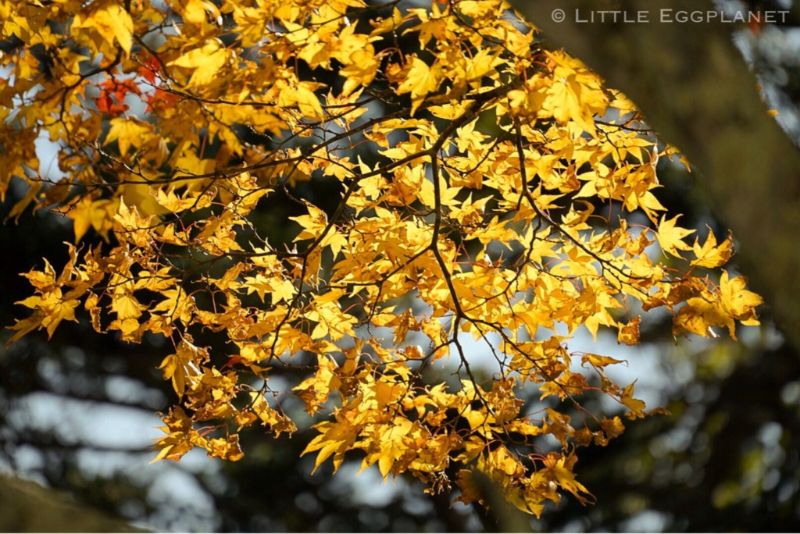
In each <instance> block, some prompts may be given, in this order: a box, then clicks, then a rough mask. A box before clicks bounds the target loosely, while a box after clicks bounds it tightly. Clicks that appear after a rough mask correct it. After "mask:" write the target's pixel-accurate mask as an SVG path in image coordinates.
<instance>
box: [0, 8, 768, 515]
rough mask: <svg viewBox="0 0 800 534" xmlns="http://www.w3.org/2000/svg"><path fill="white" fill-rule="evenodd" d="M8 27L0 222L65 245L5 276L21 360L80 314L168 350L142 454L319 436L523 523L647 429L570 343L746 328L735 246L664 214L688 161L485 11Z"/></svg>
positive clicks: (227, 455)
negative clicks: (27, 214)
mask: <svg viewBox="0 0 800 534" xmlns="http://www.w3.org/2000/svg"><path fill="white" fill-rule="evenodd" d="M0 12H2V14H3V17H2V19H3V26H2V30H0V38H2V42H3V45H4V53H3V55H2V58H1V59H0V61H1V62H2V65H3V68H4V69H5V70H6V72H7V73H8V78H9V80H10V81H9V83H8V84H7V85H6V86H5V87H4V88H3V89H2V91H0V114H2V118H3V122H2V126H1V127H0V146H2V151H0V162H2V165H1V166H0V192H2V193H3V194H5V193H6V191H7V189H8V188H9V187H24V188H25V191H26V194H25V196H24V197H23V198H22V199H21V200H20V201H19V202H18V203H17V204H16V205H15V206H14V207H13V208H12V209H11V211H10V216H11V217H18V216H19V215H20V214H22V213H23V212H24V211H25V210H26V209H28V208H29V207H32V209H34V210H37V209H49V210H54V211H57V212H58V213H61V214H63V216H64V217H66V218H68V219H70V220H71V221H72V224H73V228H74V239H73V242H72V243H67V244H65V247H66V249H67V252H68V257H69V259H68V261H66V263H65V264H63V265H57V266H54V265H53V264H52V263H51V262H48V261H47V260H46V259H45V260H44V261H43V264H42V265H40V266H39V267H34V268H33V269H32V270H30V271H29V272H27V273H25V274H24V276H25V277H26V278H27V280H28V281H29V282H30V285H31V286H32V294H31V296H30V297H28V298H26V299H24V300H22V301H20V302H19V304H21V305H22V306H24V307H26V308H28V309H29V310H30V314H29V315H28V316H27V317H23V318H20V319H19V320H18V321H17V322H16V324H14V325H13V326H12V327H11V328H12V330H13V331H14V335H13V336H12V338H11V339H12V341H16V340H19V339H20V338H22V337H23V336H25V335H28V334H30V333H31V332H34V331H36V330H45V331H46V332H47V334H48V335H53V334H54V332H55V331H56V329H57V328H58V326H59V324H60V323H62V322H63V321H76V320H78V319H79V318H80V317H85V318H86V320H88V321H90V322H91V325H92V327H93V328H94V330H96V331H97V332H98V334H103V335H109V336H111V335H113V336H118V337H119V338H121V339H122V340H123V341H125V342H129V343H139V342H141V341H142V340H143V339H145V338H147V339H160V340H163V345H164V347H167V348H165V349H164V353H163V354H162V355H161V357H159V359H162V357H163V359H162V361H161V365H160V369H161V371H162V373H163V377H164V379H165V380H168V381H170V382H171V384H172V387H173V389H174V398H173V401H174V403H173V406H172V407H171V408H170V409H169V410H168V411H166V412H165V413H164V414H163V422H164V426H163V431H164V436H163V438H161V439H160V440H159V441H158V443H157V444H156V447H157V450H158V453H157V456H156V458H157V459H169V460H179V459H180V458H181V457H182V456H183V455H184V454H185V453H187V452H188V451H189V450H191V449H192V448H195V447H198V448H201V449H205V450H206V451H207V452H208V454H210V455H211V456H214V457H218V458H223V459H226V460H232V461H236V460H239V459H241V458H242V456H243V454H244V453H245V452H246V451H243V450H242V448H241V447H240V445H239V439H238V435H239V432H240V431H241V430H242V429H244V428H247V427H251V426H253V425H261V426H263V427H265V430H266V431H267V432H268V433H270V434H273V435H275V436H279V435H281V434H283V433H290V434H291V433H293V432H294V431H295V430H296V428H297V425H308V424H311V423H312V422H314V421H315V422H314V429H315V432H316V435H315V436H314V437H313V438H312V439H311V440H310V441H309V442H308V443H307V444H306V447H305V450H304V452H303V454H306V453H309V454H315V455H316V461H315V466H319V465H320V464H322V463H323V462H325V461H326V460H328V459H330V460H332V463H333V465H334V467H335V468H337V467H338V466H340V465H341V464H342V462H343V461H344V459H345V457H347V456H355V457H358V458H360V459H361V460H362V464H363V466H364V467H368V466H372V465H376V466H377V469H378V470H379V471H380V473H381V475H383V476H384V477H387V476H390V475H400V474H402V473H408V474H411V475H413V476H415V477H417V478H419V479H420V480H422V481H424V482H425V484H426V485H427V487H428V491H430V492H434V493H440V492H446V491H448V490H452V489H457V490H458V493H459V498H460V499H461V500H463V501H465V502H473V501H481V500H482V499H483V495H482V493H481V491H480V489H479V488H478V484H477V483H476V480H475V478H474V477H473V476H472V473H473V472H475V471H479V472H481V473H483V474H484V475H486V476H487V477H488V478H489V479H491V480H492V481H493V482H494V483H495V484H496V485H497V487H499V488H500V490H501V492H502V494H503V495H504V496H505V497H506V498H507V499H508V500H509V501H510V502H511V503H512V504H514V505H516V506H517V507H518V508H520V509H522V510H524V511H526V512H530V513H533V514H536V515H538V514H540V513H541V511H542V509H543V507H544V505H545V503H546V502H547V501H554V502H558V501H559V500H560V498H561V495H562V494H564V493H568V494H571V495H572V496H573V497H574V498H576V499H577V500H579V501H580V502H587V501H590V500H591V494H590V492H589V490H590V489H591V488H589V489H587V488H586V487H584V486H583V484H581V483H580V482H579V481H578V480H576V478H575V476H574V473H573V467H574V465H575V462H576V461H577V459H578V449H579V448H581V447H586V446H591V445H594V446H604V445H606V444H607V443H608V441H609V440H611V439H613V438H615V437H617V436H619V435H620V434H621V433H622V432H623V430H624V423H623V419H625V418H627V419H635V418H639V417H643V416H645V415H647V414H649V413H652V410H650V411H648V410H647V407H646V406H645V404H644V402H642V401H641V400H639V399H637V398H636V397H635V383H616V382H615V381H614V380H613V379H612V378H611V376H610V375H609V373H608V372H607V369H608V368H613V367H614V366H617V365H620V364H622V363H623V362H622V361H621V360H619V359H616V358H614V357H613V355H605V354H598V353H587V352H577V351H574V350H570V348H569V343H570V340H571V339H572V337H573V336H574V335H575V334H576V332H577V331H578V330H579V329H585V330H586V331H588V332H589V333H590V334H592V335H593V336H597V335H598V332H600V331H613V332H615V334H616V336H617V339H618V341H619V343H622V344H628V345H635V344H637V343H638V342H639V324H640V321H641V320H642V316H643V315H646V314H652V313H661V312H666V313H667V314H670V315H671V316H672V322H673V333H674V335H675V336H682V335H699V336H706V337H716V336H719V335H729V336H731V337H733V338H735V337H736V331H737V325H739V324H745V325H755V324H758V321H757V318H756V314H755V309H756V308H757V306H758V305H759V304H760V303H761V298H760V297H759V296H758V295H757V294H755V293H753V292H751V291H749V290H748V289H747V288H746V282H745V279H744V278H743V277H742V276H739V275H737V274H736V273H734V272H729V271H728V270H724V269H723V267H724V266H725V265H726V263H727V262H728V260H729V259H730V257H731V255H732V254H733V240H732V237H731V236H730V235H728V236H725V235H715V234H714V233H713V232H711V231H708V232H703V233H704V235H703V236H702V237H698V236H695V235H693V234H695V233H697V230H700V231H701V232H702V229H690V228H683V227H681V226H680V214H679V213H668V212H667V210H666V208H665V207H664V206H663V205H662V203H661V202H660V201H659V198H658V196H659V191H658V189H659V187H660V185H659V180H658V177H657V174H656V164H657V162H658V161H659V159H660V158H667V159H670V160H673V161H675V162H676V163H677V162H678V161H679V160H680V159H681V156H680V155H679V154H678V153H677V151H676V150H675V149H674V148H672V147H670V146H665V145H663V144H660V143H659V142H658V140H657V139H656V138H655V135H654V133H653V132H652V131H651V130H649V129H648V127H647V126H646V124H645V123H644V122H643V120H642V117H641V116H640V115H639V113H638V111H637V110H636V108H635V107H634V105H633V104H632V103H631V102H630V100H628V99H627V98H626V97H625V96H624V95H623V94H622V93H620V92H619V91H617V90H614V89H612V88H609V87H606V85H605V84H604V82H603V80H602V79H601V78H599V77H598V76H597V75H596V74H594V73H593V72H591V71H590V70H589V69H587V67H586V66H585V65H584V64H583V63H581V62H580V61H579V60H577V59H575V58H573V57H570V56H569V55H568V54H566V53H565V52H563V51H560V50H547V49H544V48H543V47H542V46H541V42H540V40H539V36H538V33H537V32H536V30H535V29H534V28H532V27H530V26H529V25H527V24H526V23H525V22H523V20H522V19H521V18H519V17H518V16H517V15H515V14H514V13H513V12H512V11H510V10H509V8H508V6H507V5H506V4H505V3H504V2H500V1H494V0H491V1H481V2H477V1H471V0H462V1H457V2H455V1H454V2H434V3H433V4H432V5H431V7H430V8H419V7H408V6H405V5H403V4H401V3H400V2H397V1H395V2H390V3H388V4H380V5H377V4H375V5H374V4H367V3H365V2H363V1H362V0H334V1H330V0H324V1H322V0H303V1H301V0H294V1H290V0H282V1H280V2H279V1H273V0H254V1H247V0H239V1H233V0H225V1H223V2H218V3H214V2H210V1H206V0H190V1H188V2H177V1H176V2H166V3H160V2H152V3H151V2H149V1H146V0H138V1H137V0H133V1H114V0H104V1H94V2H89V3H86V2H81V1H77V0H66V1H59V2H52V3H44V2H42V3H39V2H28V3H20V2H10V1H5V2H3V3H0ZM42 138H45V139H47V140H49V142H50V143H53V144H55V145H56V146H57V147H58V171H59V172H58V173H52V172H51V173H48V172H45V171H44V170H43V169H42V165H41V162H40V161H39V159H40V156H41V154H40V152H41V151H40V150H37V142H40V141H39V140H41V139H42ZM651 310H653V311H651ZM468 336H472V337H473V338H474V339H475V340H477V341H479V342H481V343H484V344H485V346H486V350H487V351H488V352H489V354H490V355H491V356H492V361H491V362H490V368H491V372H490V373H489V374H486V375H483V374H482V375H479V374H478V373H477V372H476V370H475V368H476V365H477V363H476V356H475V355H474V354H472V353H471V349H470V347H471V346H474V344H472V345H470V344H467V343H466V339H467V337H468ZM212 347H214V349H215V350H212ZM277 374H280V378H276V377H275V376H276V375H277ZM287 374H288V376H290V377H293V380H286V379H285V376H287ZM530 391H536V392H537V393H538V397H537V399H536V400H535V401H534V402H523V398H527V394H528V393H530ZM290 396H294V397H297V398H299V399H300V400H302V402H303V404H304V407H305V410H304V413H298V414H290V413H287V410H285V409H284V408H283V406H284V404H285V403H286V399H287V397H290ZM596 396H601V397H605V398H608V399H611V400H612V401H614V404H613V405H614V406H615V407H614V408H608V409H607V410H606V411H605V412H604V413H598V412H597V411H596V410H594V411H592V410H588V409H586V408H585V407H584V399H587V398H591V397H596ZM617 407H618V408H617ZM568 412H569V413H568ZM312 416H313V417H315V418H316V419H314V420H312Z"/></svg>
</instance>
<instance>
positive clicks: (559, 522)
mask: <svg viewBox="0 0 800 534" xmlns="http://www.w3.org/2000/svg"><path fill="white" fill-rule="evenodd" d="M719 5H720V6H721V7H723V8H725V9H729V10H736V9H740V10H742V9H751V10H758V9H790V10H791V16H790V17H789V18H788V19H787V21H786V24H781V25H776V26H764V27H759V28H751V27H742V28H740V29H739V30H738V31H737V33H736V35H735V40H736V43H737V45H738V46H739V48H740V49H741V51H742V53H743V55H744V56H745V58H746V59H747V61H748V62H749V64H750V65H751V67H752V68H753V70H754V71H755V72H756V74H757V75H758V77H759V79H760V81H761V83H762V86H763V94H764V96H765V99H766V100H767V101H768V103H769V105H770V107H773V108H775V109H777V110H778V111H779V115H778V119H777V120H778V121H779V122H780V123H781V125H782V126H783V127H784V129H785V130H786V131H787V133H789V134H790V136H791V137H792V138H793V139H794V140H795V142H796V143H797V142H798V140H800V118H799V117H800V107H798V106H800V8H799V7H798V6H797V2H791V1H778V0H774V1H767V0H765V1H753V2H748V3H741V2H721V3H720V4H719ZM410 46H411V45H410ZM39 148H40V156H41V160H42V166H43V168H42V172H45V173H49V174H51V175H52V174H53V173H57V168H55V166H56V163H55V162H56V159H55V154H54V150H56V148H55V147H52V146H49V145H48V143H47V142H45V141H42V143H41V144H40V147H39ZM658 171H659V175H660V177H661V180H662V182H663V183H664V185H665V187H664V189H662V190H661V192H660V199H661V201H662V203H663V204H664V205H665V206H667V207H668V208H669V210H670V211H671V212H678V213H683V214H685V217H684V219H682V224H683V225H685V226H687V227H690V228H698V229H700V234H701V235H702V234H703V232H704V230H703V229H704V228H706V227H710V228H712V229H713V230H714V231H715V232H717V233H718V235H724V233H725V229H724V228H723V227H722V226H721V225H720V224H719V223H718V222H717V221H716V220H715V218H714V216H713V214H712V213H711V211H710V209H709V207H708V204H707V203H706V202H705V200H704V198H703V197H702V195H701V194H700V193H699V192H698V189H699V188H697V187H695V183H694V181H695V180H696V178H695V177H693V176H691V175H688V174H686V173H685V172H683V171H680V170H678V169H677V168H676V167H674V166H672V164H671V163H670V162H669V161H661V162H660V167H659V169H658ZM298 187H301V188H306V189H305V190H304V191H303V196H304V197H305V198H309V199H313V201H314V202H315V203H317V204H318V205H321V206H324V205H325V203H326V202H330V199H332V198H335V195H331V194H329V193H330V191H327V190H326V186H325V184H324V183H321V182H316V181H312V182H311V183H308V184H302V185H300V186H298ZM23 194H24V191H22V190H21V189H20V188H12V189H11V191H10V194H9V195H8V197H7V198H6V201H5V203H4V204H2V205H0V217H5V216H6V215H7V214H8V212H9V211H10V208H11V206H13V204H14V203H15V202H16V201H17V200H18V199H19V198H20V197H21V196H22V195H23ZM287 204H288V203H287ZM281 209H282V208H281V203H280V201H279V199H278V200H276V203H275V205H274V206H272V207H271V209H270V210H265V212H264V213H263V215H262V217H263V220H262V221H260V225H261V226H262V227H263V228H265V229H268V231H269V232H270V234H271V235H274V236H276V238H277V239H278V240H281V239H280V233H281V232H284V231H285V228H282V227H281V226H280V225H279V224H277V223H276V222H277V221H280V220H283V219H284V217H285V216H286V215H287V214H286V213H281V211H280V210H281ZM798 209H800V207H798ZM71 236H72V229H71V226H70V224H69V223H68V222H67V221H66V220H65V219H64V218H62V217H60V216H58V215H54V214H50V213H45V212H39V213H36V214H30V213H26V214H24V215H23V216H22V217H20V218H19V220H18V221H17V222H16V224H15V223H14V222H13V221H7V222H6V224H4V225H0V251H2V260H1V261H0V295H2V298H0V325H3V326H7V325H10V324H12V323H13V321H14V319H15V318H16V317H19V316H20V314H23V313H24V310H23V309H22V308H21V307H19V306H15V305H13V302H14V301H17V300H20V299H22V298H25V297H26V296H27V291H28V287H27V284H26V283H24V280H23V279H21V278H20V277H19V273H20V272H23V271H27V270H29V269H30V268H32V267H33V266H36V265H41V258H42V257H44V256H47V257H48V258H49V259H50V260H51V261H52V262H53V263H54V264H56V265H57V264H58V263H63V262H64V260H65V259H66V256H65V254H64V253H65V251H66V248H65V247H64V246H63V245H62V243H63V242H64V241H68V240H69V239H70V238H71ZM288 238H289V236H284V239H288ZM734 268H735V258H734ZM411 304H412V305H413V303H411ZM798 305H799V306H800V303H799V304H798ZM761 316H762V326H761V327H750V328H745V329H743V330H742V331H741V332H740V334H741V335H740V343H735V342H732V341H730V340H729V339H727V338H726V337H724V338H720V339H717V340H711V341H708V340H699V339H694V338H693V339H678V340H676V339H674V338H673V336H672V333H671V322H670V320H669V317H668V316H666V315H658V314H650V315H648V316H647V317H646V319H645V321H644V322H643V323H642V341H643V344H642V345H641V346H638V347H634V348H632V349H631V348H629V349H627V350H623V348H622V347H619V346H617V344H616V341H615V340H614V339H611V338H604V337H603V336H601V337H600V339H599V340H598V342H597V344H595V345H593V344H592V341H591V339H582V338H580V339H577V340H576V341H575V343H574V344H571V346H570V348H571V349H574V350H581V349H587V348H588V347H594V348H593V351H594V352H600V353H607V354H613V355H615V356H621V357H624V358H626V359H627V360H628V362H629V364H628V366H627V367H626V368H625V369H623V370H622V371H620V372H621V373H622V374H624V375H625V377H626V378H631V377H638V380H639V381H638V387H637V392H640V393H641V395H642V397H643V398H644V400H646V401H647V403H648V406H663V407H665V408H667V409H668V410H669V412H670V415H661V416H654V417H650V418H647V419H645V420H640V421H637V422H635V423H631V424H630V425H629V426H628V430H627V431H626V433H625V434H624V435H623V436H621V437H620V438H618V439H616V440H614V441H613V442H612V443H611V444H610V445H609V446H608V447H605V448H599V447H596V448H590V449H584V450H583V451H582V454H581V456H580V458H581V459H580V462H579V463H578V465H577V467H576V471H577V473H578V476H579V479H580V480H581V481H582V482H583V483H584V484H585V485H586V486H588V487H589V488H590V490H591V491H592V492H593V494H594V495H595V497H596V501H597V503H596V504H595V505H593V506H589V507H582V506H580V505H579V504H578V503H576V502H575V501H574V500H570V499H564V501H563V502H562V503H561V505H560V506H554V507H551V508H549V509H548V510H547V511H546V512H545V514H544V515H543V516H542V518H540V519H538V520H533V519H532V520H531V521H530V525H529V526H530V529H532V530H535V531H541V530H543V531H597V530H611V531H628V530H632V531H753V530H758V531H772V530H774V531H797V530H800V417H799V416H800V354H798V353H797V351H796V350H793V349H792V348H791V347H790V346H789V345H788V344H787V343H785V342H784V339H783V336H782V334H781V332H780V331H778V330H777V329H776V328H775V327H774V326H773V323H772V321H771V318H770V310H769V306H768V305H767V306H765V307H764V308H763V309H762V313H761ZM8 337H10V336H9V333H8V332H7V331H3V332H2V333H0V341H4V340H6V339H8ZM164 349H165V347H162V346H160V344H159V343H158V340H157V339H155V338H145V340H144V342H143V343H142V344H141V345H137V346H132V345H126V344H123V343H121V342H119V341H118V340H116V339H115V338H114V337H113V336H99V335H96V334H94V333H93V331H92V330H91V329H90V328H89V327H88V325H86V324H84V323H79V324H75V323H69V324H63V325H62V326H61V327H60V328H59V329H58V331H57V332H56V334H55V335H54V337H53V338H52V339H51V340H49V341H48V340H47V339H46V338H45V337H44V336H41V335H39V336H37V335H30V336H28V337H26V338H25V339H24V340H22V341H21V342H20V343H17V344H15V345H14V346H12V347H2V348H0V472H5V473H12V474H14V475H15V476H18V477H23V478H27V479H31V480H33V481H36V482H38V483H41V484H43V485H46V486H49V487H52V488H57V489H60V490H63V491H65V492H67V493H68V494H70V495H71V496H73V498H74V499H75V500H76V501H78V502H79V503H82V504H83V505H86V506H87V507H91V508H94V509H97V510H101V511H104V512H107V513H108V514H110V515H113V516H119V517H122V518H124V520H125V521H127V522H128V524H130V525H133V526H135V527H139V528H145V529H152V530H177V531H198V530H199V531H286V530H288V531H356V532H357V531H486V530H488V531H492V530H497V529H498V528H502V525H501V526H500V527H498V526H497V525H493V524H491V523H489V522H488V520H487V518H486V516H484V515H482V514H479V513H476V511H475V510H474V509H473V508H471V507H468V506H464V505H460V504H457V503H454V502H453V501H452V499H451V498H450V497H448V496H445V495H439V496H431V495H426V494H424V493H423V492H422V488H421V486H419V485H418V484H416V483H415V482H414V481H413V480H411V479H403V478H400V479H396V480H390V481H387V482H384V481H382V480H381V478H380V476H379V475H378V473H377V471H376V470H374V469H370V470H366V471H364V472H363V473H361V474H357V471H358V461H357V460H356V461H353V462H352V463H346V464H345V465H344V466H343V468H342V469H341V470H340V472H339V473H337V474H336V475H335V476H334V475H332V473H331V468H330V465H329V464H328V465H325V466H323V467H322V468H321V469H320V470H319V471H318V472H317V473H316V474H315V475H313V476H312V475H311V474H310V473H311V466H312V462H313V458H310V457H307V458H300V456H299V453H300V451H301V450H302V448H303V446H304V444H305V443H307V442H308V440H309V439H310V435H311V434H310V431H309V430H304V429H303V428H306V429H307V428H308V424H307V423H308V422H309V421H308V420H307V419H306V420H303V419H302V407H301V406H299V405H294V404H292V402H293V401H292V400H291V399H290V398H287V399H285V404H284V407H285V408H286V410H287V411H288V412H289V413H291V414H293V415H295V416H297V418H298V419H299V423H301V425H300V426H301V430H300V431H299V432H298V433H296V434H295V436H294V438H293V439H284V438H281V439H279V440H275V439H272V438H268V437H267V436H265V435H263V434H262V433H260V432H258V431H254V432H251V433H249V434H246V435H243V436H242V438H243V447H244V449H245V451H246V452H247V456H246V457H245V459H244V460H243V461H241V462H238V463H224V462H221V461H217V460H212V459H208V458H206V457H205V456H204V454H203V453H200V452H197V451H195V452H192V453H190V454H189V455H187V456H186V457H185V459H184V460H183V461H182V462H180V463H172V462H159V463H156V464H150V463H149V462H150V460H151V459H152V458H153V456H154V453H153V451H152V448H151V447H152V442H153V440H154V438H156V437H157V436H158V435H159V433H160V432H159V431H158V428H157V427H158V426H159V424H160V421H159V418H158V416H157V412H158V411H159V410H161V409H164V408H165V407H166V406H167V405H168V401H169V395H170V391H171V389H170V387H169V384H168V383H166V382H164V381H163V380H162V379H161V376H160V373H159V372H158V370H157V369H156V367H157V365H158V363H159V362H160V360H161V358H162V357H163V354H164ZM472 349H473V351H475V352H476V353H478V352H481V351H483V352H486V351H487V349H486V348H485V346H484V347H481V346H480V345H477V344H476V345H474V346H473V347H472ZM476 358H478V359H480V354H477V355H476ZM484 372H486V373H489V372H490V370H489V369H488V367H487V368H486V370H485V371H484ZM296 379H297V377H293V376H286V377H285V380H286V383H287V384H291V383H293V382H294V381H296ZM596 408H597V409H600V407H599V406H598V407H596ZM303 423H306V424H303ZM3 483H4V482H2V481H0V485H2V484H3ZM8 503H9V501H3V502H0V519H1V518H2V516H3V514H8V513H10V508H9V507H10V506H11V505H10V504H8ZM0 524H2V523H0ZM22 527H24V525H22ZM22 527H18V528H19V529H22ZM60 529H61V530H71V528H70V525H69V523H68V522H65V523H63V524H62V525H61V528H60Z"/></svg>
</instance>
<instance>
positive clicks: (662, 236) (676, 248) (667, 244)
mask: <svg viewBox="0 0 800 534" xmlns="http://www.w3.org/2000/svg"><path fill="white" fill-rule="evenodd" d="M678 218H680V215H676V216H675V217H673V218H672V219H667V217H666V215H664V216H662V217H661V222H660V223H659V225H658V232H657V233H656V237H657V239H658V244H659V245H660V246H661V250H663V251H664V252H666V253H668V254H671V255H673V256H676V257H678V258H682V257H683V256H681V253H680V251H681V250H691V247H690V246H689V245H688V244H686V243H685V242H684V241H683V238H684V237H686V236H688V235H691V234H693V233H694V230H687V229H686V228H681V227H680V226H677V222H678Z"/></svg>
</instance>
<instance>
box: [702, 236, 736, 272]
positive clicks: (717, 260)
mask: <svg viewBox="0 0 800 534" xmlns="http://www.w3.org/2000/svg"><path fill="white" fill-rule="evenodd" d="M692 252H694V255H695V258H696V259H694V260H692V265H697V266H698V267H706V268H708V269H715V268H717V267H721V266H723V265H725V264H726V263H727V262H728V260H729V259H730V258H731V255H733V238H731V236H728V238H727V239H725V241H723V242H722V243H720V244H719V245H717V238H716V237H715V236H714V232H712V231H711V229H709V231H708V237H707V238H706V242H705V243H703V246H700V242H699V240H697V239H695V241H694V245H692Z"/></svg>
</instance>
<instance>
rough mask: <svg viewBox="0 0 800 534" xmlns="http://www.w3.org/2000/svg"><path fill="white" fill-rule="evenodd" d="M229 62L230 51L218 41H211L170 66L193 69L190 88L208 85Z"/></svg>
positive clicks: (172, 62) (171, 62)
mask: <svg viewBox="0 0 800 534" xmlns="http://www.w3.org/2000/svg"><path fill="white" fill-rule="evenodd" d="M227 61H228V49H227V48H225V47H224V46H222V43H221V42H220V41H219V40H217V39H209V40H208V41H206V42H205V44H204V45H203V46H202V47H200V48H194V49H192V50H190V51H188V52H186V53H185V54H183V55H182V56H180V57H179V58H178V59H175V60H172V61H170V62H169V63H168V65H173V66H175V67H183V68H187V69H193V72H192V76H191V78H189V82H188V84H187V85H188V86H189V87H199V86H202V85H207V84H208V83H210V82H211V81H213V80H214V79H215V78H217V75H218V73H219V70H220V69H221V68H222V66H223V65H225V63H226V62H227Z"/></svg>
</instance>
